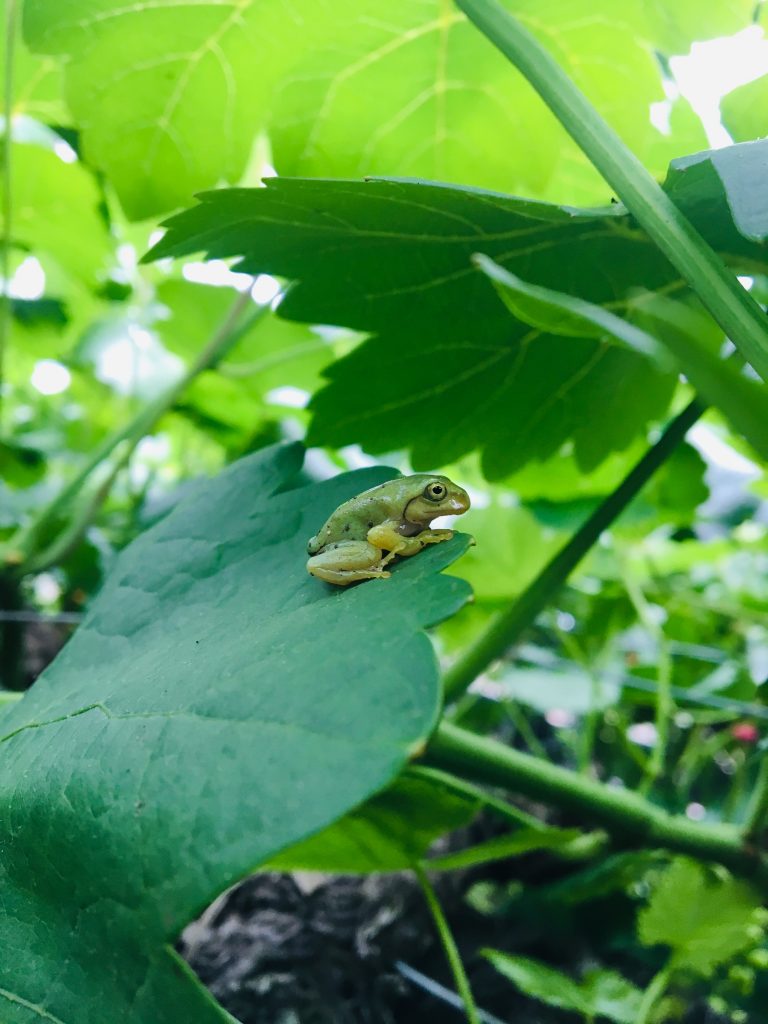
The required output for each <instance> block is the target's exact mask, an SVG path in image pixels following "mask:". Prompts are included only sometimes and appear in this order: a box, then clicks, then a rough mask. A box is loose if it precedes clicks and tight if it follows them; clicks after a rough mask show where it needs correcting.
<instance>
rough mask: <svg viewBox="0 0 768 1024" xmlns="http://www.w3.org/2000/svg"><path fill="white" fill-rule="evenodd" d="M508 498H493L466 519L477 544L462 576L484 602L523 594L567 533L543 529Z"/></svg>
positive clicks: (465, 524)
mask: <svg viewBox="0 0 768 1024" xmlns="http://www.w3.org/2000/svg"><path fill="white" fill-rule="evenodd" d="M504 497H505V496H504V495H499V496H492V500H491V504H490V505H488V506H487V507H486V508H473V509H470V511H469V512H467V513H466V515H465V516H462V520H461V525H462V530H464V531H466V532H467V533H468V534H470V536H472V537H474V538H475V541H476V543H475V546H474V547H471V548H470V549H469V551H468V552H467V553H466V555H465V556H464V558H463V559H462V561H461V569H460V574H461V575H462V576H463V577H464V579H466V580H468V581H469V583H470V584H471V585H472V590H473V591H474V593H475V596H476V597H477V598H478V599H479V600H483V599H489V600H499V599H504V598H510V597H512V596H514V595H515V594H519V593H520V592H521V591H522V590H523V589H524V588H525V587H526V586H527V585H528V584H529V583H530V582H531V581H532V580H533V578H534V577H535V576H536V574H537V573H539V572H540V571H541V570H542V568H543V567H544V565H545V563H546V562H547V560H548V558H549V557H550V556H551V555H553V554H554V553H555V551H556V550H557V549H558V548H559V547H560V545H561V544H562V537H561V536H559V535H558V534H557V533H556V532H555V531H553V530H547V529H545V528H543V527H542V526H541V524H540V523H538V522H537V521H536V518H535V517H534V516H533V515H532V513H531V512H530V511H529V510H528V509H526V508H522V507H521V506H512V505H511V504H510V503H509V502H504ZM506 497H507V498H508V497H509V496H508V495H507V496H506Z"/></svg>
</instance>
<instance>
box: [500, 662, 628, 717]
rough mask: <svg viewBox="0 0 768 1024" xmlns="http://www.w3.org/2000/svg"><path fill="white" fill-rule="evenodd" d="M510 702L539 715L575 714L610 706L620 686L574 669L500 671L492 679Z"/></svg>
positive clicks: (616, 696)
mask: <svg viewBox="0 0 768 1024" xmlns="http://www.w3.org/2000/svg"><path fill="white" fill-rule="evenodd" d="M494 681H495V682H498V683H499V684H500V686H501V689H502V692H503V693H504V695H505V696H506V697H508V698H509V699H511V700H518V701H520V702H521V703H522V704H527V705H528V707H531V708H534V709H535V710H536V711H540V712H541V713H542V714H544V713H546V712H547V711H551V710H552V708H559V709H562V710H563V711H571V712H573V713H574V714H577V715H585V714H587V713H588V712H589V711H599V710H602V709H603V708H607V707H611V706H612V705H613V704H615V703H616V702H617V700H618V697H619V692H620V687H618V686H617V684H616V683H615V682H613V681H612V680H607V679H599V680H598V679H592V677H591V676H590V675H589V674H588V673H586V672H584V671H582V670H581V669H578V668H576V667H574V668H572V669H570V670H569V671H567V672H555V671H552V672H550V671H547V670H546V669H538V668H530V669H529V668H525V669H523V668H514V669H506V670H504V671H503V672H502V673H501V674H500V675H499V677H498V679H496V680H494Z"/></svg>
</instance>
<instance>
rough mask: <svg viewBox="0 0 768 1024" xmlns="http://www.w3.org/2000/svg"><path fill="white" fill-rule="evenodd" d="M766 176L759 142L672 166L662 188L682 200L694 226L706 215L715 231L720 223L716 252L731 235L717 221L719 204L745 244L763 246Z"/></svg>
mask: <svg viewBox="0 0 768 1024" xmlns="http://www.w3.org/2000/svg"><path fill="white" fill-rule="evenodd" d="M766 173H768V139H761V140H760V141H758V142H743V143H741V144H740V145H737V146H725V147H724V148H723V149H710V150H705V151H704V152H703V153H694V154H693V155H692V156H685V157H680V158H679V159H678V160H673V161H672V163H671V164H670V165H669V174H668V175H667V180H666V181H665V183H664V188H665V189H666V190H667V192H668V193H669V195H670V196H671V197H672V199H673V200H674V201H675V202H676V203H679V201H680V199H682V198H683V197H684V202H685V205H686V207H687V210H688V213H689V216H691V217H692V218H693V219H694V220H695V221H705V220H706V219H707V217H708V215H709V216H711V217H712V218H713V221H714V224H713V225H712V227H713V228H714V230H715V231H717V230H718V228H717V227H716V225H717V224H718V222H719V223H720V225H721V227H720V231H721V232H722V237H721V239H720V244H719V246H718V247H724V246H725V244H727V236H728V234H730V231H729V225H728V222H727V221H726V220H723V217H722V209H723V203H724V202H725V203H726V204H727V208H728V210H729V211H730V216H731V220H732V224H733V226H734V227H735V229H736V231H738V232H739V233H740V234H741V235H743V237H744V238H750V239H754V240H755V241H758V242H762V241H764V240H765V239H766V237H768V197H766V195H765V189H764V188H763V184H764V182H765V177H766ZM726 251H728V250H727V249H726Z"/></svg>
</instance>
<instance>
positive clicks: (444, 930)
mask: <svg viewBox="0 0 768 1024" xmlns="http://www.w3.org/2000/svg"><path fill="white" fill-rule="evenodd" d="M413 870H414V872H415V874H416V878H417V879H418V880H419V885H420V886H421V891H422V892H423V893H424V899H425V900H426V902H427V906H428V907H429V910H430V913H431V914H432V919H433V920H434V922H435V927H436V928H437V933H438V935H439V936H440V942H441V944H442V947H443V950H444V951H445V956H446V959H447V960H448V963H449V965H450V968H451V973H452V974H453V980H454V981H455V983H456V988H457V990H458V993H459V995H460V996H461V998H462V1001H463V1003H464V1009H465V1010H466V1013H467V1021H468V1022H469V1024H480V1015H479V1014H478V1012H477V1006H475V1000H474V999H473V997H472V990H471V989H470V987H469V981H468V979H467V974H466V971H465V970H464V964H463V963H462V962H461V956H460V954H459V950H458V948H457V946H456V940H455V939H454V937H453V934H452V932H451V929H450V926H449V924H448V922H447V920H446V918H445V914H444V913H443V908H442V907H441V906H440V901H439V900H438V898H437V895H436V893H435V890H434V889H433V888H432V884H431V882H430V881H429V879H428V878H427V873H426V871H425V870H424V868H423V866H422V865H421V864H414V866H413Z"/></svg>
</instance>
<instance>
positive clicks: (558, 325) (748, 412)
mask: <svg viewBox="0 0 768 1024" xmlns="http://www.w3.org/2000/svg"><path fill="white" fill-rule="evenodd" d="M475 263H476V264H477V265H478V266H479V267H480V269H481V270H482V271H483V273H485V274H487V275H488V276H489V277H490V278H491V280H492V281H493V283H494V285H495V287H496V290H497V291H498V293H499V295H500V296H501V298H502V300H503V301H504V303H505V305H506V306H507V307H508V308H509V309H510V311H511V312H512V313H513V314H514V315H515V316H516V317H517V318H518V319H520V320H522V321H523V322H524V323H528V324H530V325H532V326H534V327H537V328H546V329H548V330H550V331H552V332H553V333H557V334H571V335H572V336H574V335H576V336H582V337H583V336H586V337H589V336H590V334H591V335H592V336H594V337H599V338H606V337H607V338H608V339H610V340H612V341H616V342H618V343H619V344H620V345H626V346H627V347H628V348H630V349H632V350H633V351H636V352H640V353H642V354H643V355H647V356H652V357H653V358H655V359H658V360H659V361H662V360H661V356H660V355H659V351H660V349H661V345H660V342H661V343H663V344H664V346H666V348H668V349H669V351H670V353H671V354H672V355H673V356H674V357H675V358H676V359H677V360H678V361H679V363H680V368H681V369H682V370H683V371H684V372H685V374H686V376H687V377H688V379H689V380H690V381H691V383H692V384H693V385H694V387H695V388H696V389H697V391H699V392H700V393H701V394H702V395H703V396H704V398H705V399H707V401H709V402H711V403H712V404H713V405H716V406H717V407H718V408H719V409H720V410H721V411H722V412H724V413H725V415H726V416H727V417H728V418H729V419H730V421H731V423H732V424H733V425H734V426H735V427H736V429H737V430H739V431H740V432H741V433H742V434H743V435H744V437H745V438H746V439H747V440H748V441H749V442H750V444H751V445H752V446H753V448H754V449H755V451H757V452H759V453H760V455H762V457H763V458H768V388H766V386H765V385H764V384H763V382H762V381H754V380H749V379H747V378H746V377H744V376H743V375H742V374H741V373H740V371H739V369H738V367H737V366H735V365H734V364H732V363H730V362H727V361H725V360H724V359H721V358H720V357H719V356H718V355H717V353H713V352H711V351H710V350H709V347H708V346H707V344H706V342H702V337H703V338H706V336H707V333H708V327H709V321H708V320H707V319H706V318H704V317H702V315H701V314H700V313H697V312H695V311H693V310H691V309H689V307H687V306H683V305H681V304H680V303H676V302H674V301H673V300H671V299H666V298H664V297H663V296H653V295H651V296H649V297H648V300H647V301H646V302H644V303H643V304H642V306H641V307H640V308H641V310H642V312H643V313H644V314H645V316H646V319H649V320H650V322H651V324H652V325H654V326H657V325H658V326H659V327H660V328H661V329H660V330H659V331H658V332H657V333H658V340H657V338H656V337H654V336H653V335H651V334H649V333H648V331H646V330H643V329H642V328H641V327H638V326H636V325H635V324H632V323H629V321H627V320H624V319H622V317H619V316H616V315H615V314H614V313H611V312H610V311H609V310H607V309H604V308H603V307H602V306H596V305H595V304H594V303H591V302H584V301H583V300H582V299H578V298H574V297H573V296H572V295H565V294H563V293H562V292H555V291H553V290H552V289H549V288H539V287H536V286H532V285H529V284H527V283H526V282H525V281H521V280H520V278H519V277H516V276H515V275H514V274H511V273H510V272H509V271H508V270H505V269H504V267H500V266H499V265H498V264H496V263H494V262H493V260H489V259H488V258H487V257H484V256H478V257H475Z"/></svg>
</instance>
